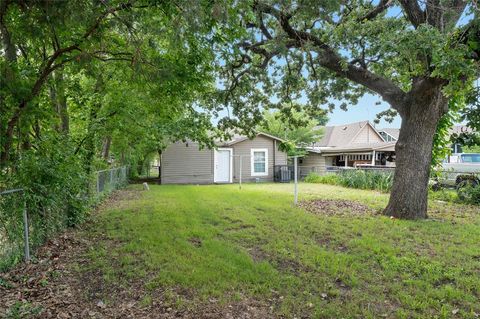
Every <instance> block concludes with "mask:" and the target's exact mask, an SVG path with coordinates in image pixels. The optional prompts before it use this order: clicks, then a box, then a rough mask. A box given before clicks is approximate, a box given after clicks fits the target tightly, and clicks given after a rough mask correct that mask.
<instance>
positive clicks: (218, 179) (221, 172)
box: [215, 149, 232, 183]
mask: <svg viewBox="0 0 480 319" xmlns="http://www.w3.org/2000/svg"><path fill="white" fill-rule="evenodd" d="M230 152H231V150H221V149H219V150H216V151H215V183H230V182H231V180H230V176H231V174H230V170H231V169H232V168H231V166H230V163H231V160H230Z"/></svg>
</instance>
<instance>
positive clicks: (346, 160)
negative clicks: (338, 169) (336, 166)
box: [343, 154, 348, 167]
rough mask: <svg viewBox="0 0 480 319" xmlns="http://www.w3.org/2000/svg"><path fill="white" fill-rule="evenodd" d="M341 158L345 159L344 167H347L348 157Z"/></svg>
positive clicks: (345, 155)
mask: <svg viewBox="0 0 480 319" xmlns="http://www.w3.org/2000/svg"><path fill="white" fill-rule="evenodd" d="M343 157H344V158H345V167H348V155H347V154H344V155H343Z"/></svg>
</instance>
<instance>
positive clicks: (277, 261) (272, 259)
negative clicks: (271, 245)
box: [247, 247, 311, 274]
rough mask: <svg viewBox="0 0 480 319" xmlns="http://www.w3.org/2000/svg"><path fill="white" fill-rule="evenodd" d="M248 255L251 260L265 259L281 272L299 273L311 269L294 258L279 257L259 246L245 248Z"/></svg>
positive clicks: (257, 261) (261, 260) (259, 260)
mask: <svg viewBox="0 0 480 319" xmlns="http://www.w3.org/2000/svg"><path fill="white" fill-rule="evenodd" d="M247 251H248V253H249V255H250V256H251V257H252V260H253V261H254V262H256V263H259V262H263V261H266V262H268V263H270V264H272V266H274V267H275V268H276V269H278V270H279V271H282V272H291V273H294V274H300V273H304V272H309V271H311V269H310V268H309V267H307V266H305V265H303V264H301V263H300V262H299V261H297V260H294V259H286V258H281V257H280V256H275V255H273V254H270V253H267V252H265V251H264V250H262V249H261V248H259V247H252V248H249V249H247Z"/></svg>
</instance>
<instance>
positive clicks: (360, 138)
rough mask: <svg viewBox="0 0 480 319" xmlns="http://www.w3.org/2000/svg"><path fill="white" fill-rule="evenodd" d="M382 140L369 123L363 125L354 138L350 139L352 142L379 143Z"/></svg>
mask: <svg viewBox="0 0 480 319" xmlns="http://www.w3.org/2000/svg"><path fill="white" fill-rule="evenodd" d="M381 142H383V140H382V138H381V137H380V136H378V134H377V133H376V132H375V130H374V129H373V128H371V127H370V125H365V127H364V128H362V130H361V131H360V133H358V135H357V136H356V137H355V139H354V140H353V141H352V143H353V144H357V143H362V144H363V143H381Z"/></svg>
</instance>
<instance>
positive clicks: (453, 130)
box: [449, 125, 473, 154]
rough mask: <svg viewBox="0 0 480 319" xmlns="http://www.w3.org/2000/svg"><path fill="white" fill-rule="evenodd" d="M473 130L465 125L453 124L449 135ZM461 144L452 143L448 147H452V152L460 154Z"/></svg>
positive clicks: (461, 151)
mask: <svg viewBox="0 0 480 319" xmlns="http://www.w3.org/2000/svg"><path fill="white" fill-rule="evenodd" d="M472 132H473V130H472V129H471V128H469V127H468V126H466V125H455V126H453V127H452V128H451V129H450V130H449V133H450V136H451V135H453V134H455V135H457V136H458V135H460V134H462V133H472ZM463 146H464V145H462V144H461V143H452V144H451V145H450V147H451V148H452V154H460V153H463Z"/></svg>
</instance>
